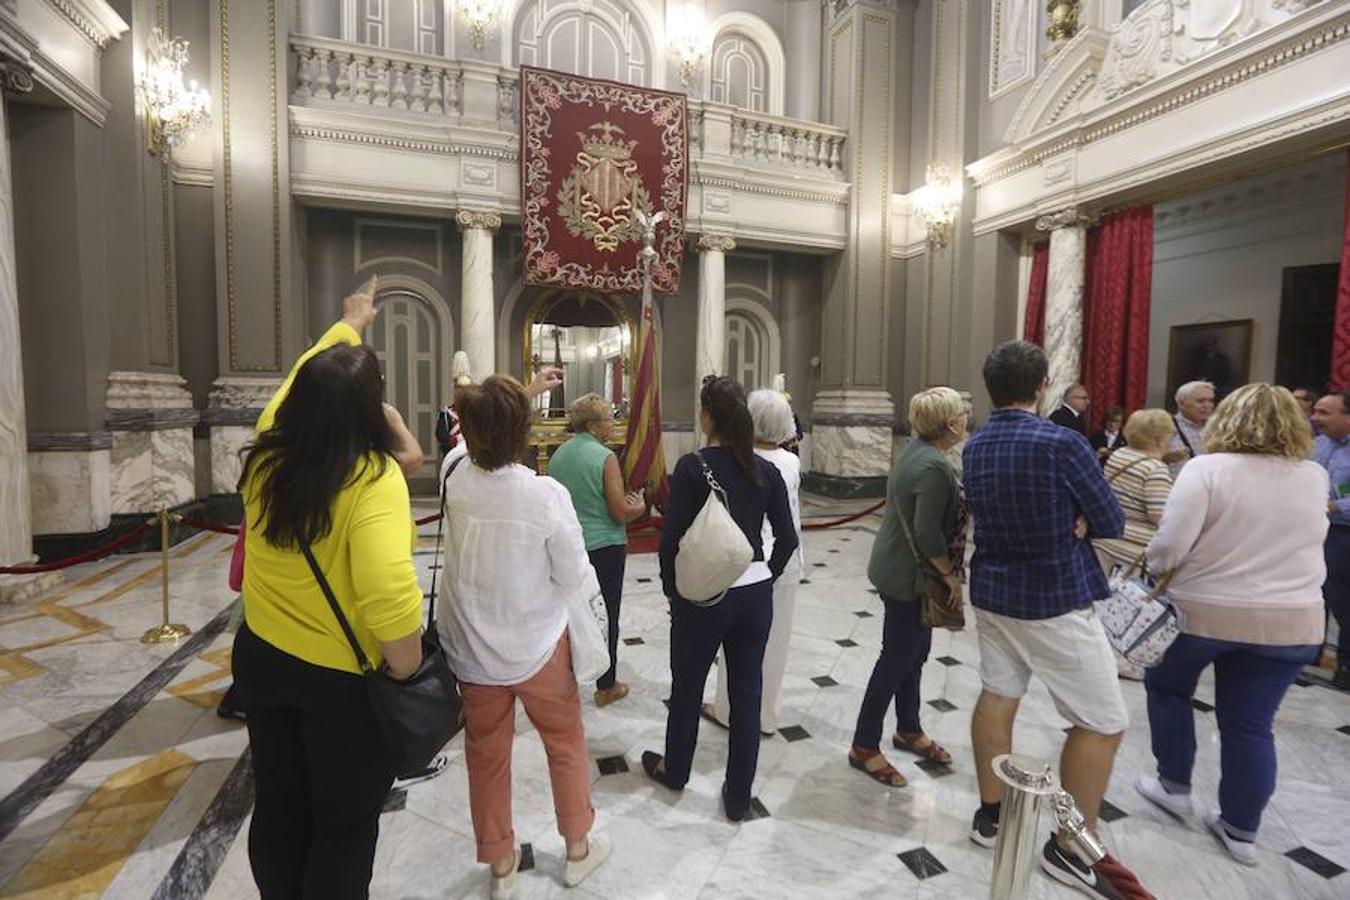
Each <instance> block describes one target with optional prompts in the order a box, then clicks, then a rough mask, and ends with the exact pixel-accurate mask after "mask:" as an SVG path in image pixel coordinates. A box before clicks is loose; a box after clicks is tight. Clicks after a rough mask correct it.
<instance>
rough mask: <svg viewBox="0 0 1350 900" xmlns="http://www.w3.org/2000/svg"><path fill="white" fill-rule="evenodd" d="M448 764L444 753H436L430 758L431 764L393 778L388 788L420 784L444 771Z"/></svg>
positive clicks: (403, 788) (404, 787)
mask: <svg viewBox="0 0 1350 900" xmlns="http://www.w3.org/2000/svg"><path fill="white" fill-rule="evenodd" d="M449 764H450V759H449V758H448V757H447V756H446V755H445V754H444V753H437V754H436V756H435V758H434V759H432V760H431V764H430V765H429V766H427V767H426V768H425V769H423V770H422V771H420V772H414V773H412V774H411V775H409V776H407V777H406V778H395V779H394V784H393V786H392V787H391V788H390V790H392V791H397V790H407V789H408V788H410V787H412V786H413V785H414V784H421V783H422V782H424V781H430V780H431V779H433V778H435V777H436V776H437V775H439V774H441V773H442V772H444V771H445V767H446V766H448V765H449Z"/></svg>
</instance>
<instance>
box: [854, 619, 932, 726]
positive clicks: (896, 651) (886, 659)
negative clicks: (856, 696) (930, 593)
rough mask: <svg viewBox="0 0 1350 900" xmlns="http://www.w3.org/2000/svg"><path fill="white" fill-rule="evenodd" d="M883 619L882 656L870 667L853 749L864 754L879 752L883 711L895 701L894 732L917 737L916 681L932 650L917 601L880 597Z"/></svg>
mask: <svg viewBox="0 0 1350 900" xmlns="http://www.w3.org/2000/svg"><path fill="white" fill-rule="evenodd" d="M881 600H882V602H883V603H884V604H885V609H886V617H885V619H883V620H882V623H883V624H882V627H881V655H880V656H878V657H877V663H876V665H875V666H873V667H872V677H871V678H870V679H868V682H867V692H866V693H864V694H863V702H862V706H861V707H860V708H859V709H858V724H857V727H856V728H855V729H854V731H853V745H854V746H855V747H858V748H860V749H863V750H878V749H880V746H881V731H882V726H883V724H884V723H885V719H886V707H887V706H889V705H890V703H891V699H892V698H894V699H895V726H896V731H900V732H904V733H906V734H918V733H919V732H921V731H923V726H922V725H920V724H919V681H920V679H921V678H922V677H923V664H924V661H925V660H927V659H928V651H929V649H930V648H931V647H932V646H933V629H931V628H928V627H926V626H924V625H920V624H919V601H918V600H896V599H893V598H891V597H887V596H886V595H885V594H882V595H881Z"/></svg>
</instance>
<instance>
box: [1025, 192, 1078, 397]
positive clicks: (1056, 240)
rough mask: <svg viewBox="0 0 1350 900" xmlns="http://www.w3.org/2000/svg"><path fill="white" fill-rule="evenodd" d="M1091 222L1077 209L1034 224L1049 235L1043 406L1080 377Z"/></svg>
mask: <svg viewBox="0 0 1350 900" xmlns="http://www.w3.org/2000/svg"><path fill="white" fill-rule="evenodd" d="M1090 224H1091V220H1090V219H1089V218H1088V217H1087V216H1086V215H1084V213H1083V212H1082V211H1081V210H1078V209H1064V210H1060V211H1059V212H1056V213H1052V214H1050V215H1047V216H1041V217H1040V218H1039V219H1037V220H1036V229H1037V230H1038V231H1048V232H1050V272H1049V277H1048V279H1047V284H1046V290H1045V355H1046V356H1047V357H1049V359H1050V389H1049V390H1048V391H1047V392H1046V395H1045V401H1044V406H1045V408H1046V409H1047V410H1048V409H1053V408H1054V407H1055V406H1056V405H1058V403H1059V398H1060V397H1061V396H1062V395H1063V394H1064V392H1065V391H1066V390H1067V389H1068V388H1069V386H1070V385H1072V384H1074V383H1076V382H1077V381H1079V380H1080V379H1081V378H1082V374H1083V280H1084V266H1085V264H1086V262H1087V229H1088V226H1089V225H1090Z"/></svg>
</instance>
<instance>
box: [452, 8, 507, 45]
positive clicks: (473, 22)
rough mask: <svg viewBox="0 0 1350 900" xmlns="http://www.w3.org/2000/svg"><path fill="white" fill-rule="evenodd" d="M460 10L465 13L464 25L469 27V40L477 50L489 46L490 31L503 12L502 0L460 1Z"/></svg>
mask: <svg viewBox="0 0 1350 900" xmlns="http://www.w3.org/2000/svg"><path fill="white" fill-rule="evenodd" d="M459 8H460V9H461V10H463V11H464V23H465V24H466V25H468V26H469V38H470V40H472V41H473V48H474V49H475V50H482V49H483V48H484V47H485V46H487V36H488V29H490V28H491V27H492V26H493V24H495V23H496V21H497V14H498V13H500V12H501V8H502V0H460V2H459Z"/></svg>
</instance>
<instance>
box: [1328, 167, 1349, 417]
mask: <svg viewBox="0 0 1350 900" xmlns="http://www.w3.org/2000/svg"><path fill="white" fill-rule="evenodd" d="M1335 321H1336V324H1335V325H1334V326H1333V327H1332V337H1331V387H1332V389H1333V390H1337V391H1343V390H1346V389H1347V388H1350V151H1346V176H1345V236H1344V237H1343V238H1342V242H1341V280H1340V282H1339V283H1338V284H1337V286H1336V320H1335Z"/></svg>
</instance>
